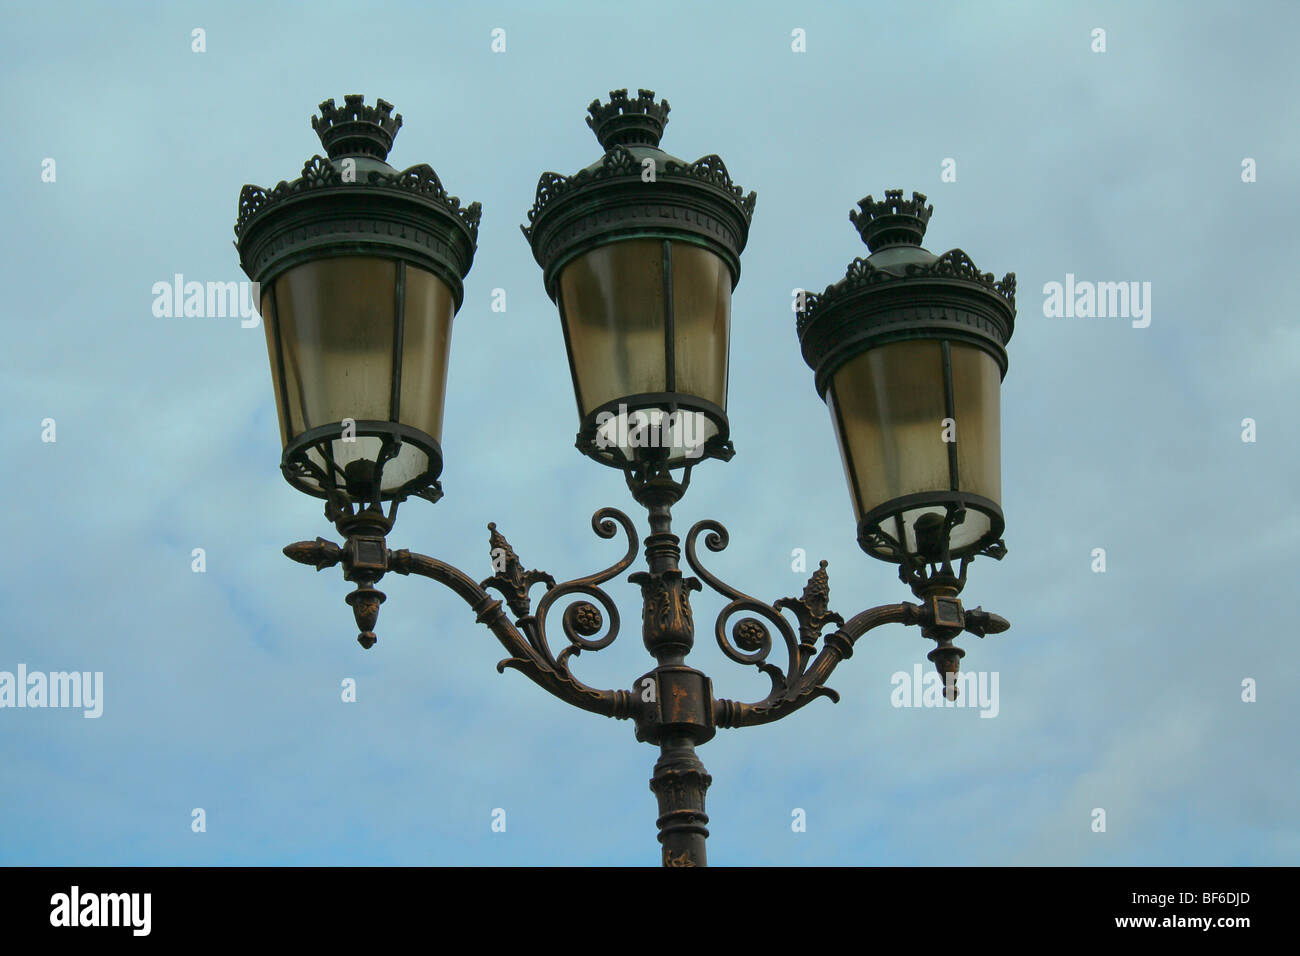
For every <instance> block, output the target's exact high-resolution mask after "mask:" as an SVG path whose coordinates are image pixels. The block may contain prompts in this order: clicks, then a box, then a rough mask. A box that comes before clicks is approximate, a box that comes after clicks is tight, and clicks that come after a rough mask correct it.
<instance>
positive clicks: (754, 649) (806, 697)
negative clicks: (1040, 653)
mask: <svg viewBox="0 0 1300 956" xmlns="http://www.w3.org/2000/svg"><path fill="white" fill-rule="evenodd" d="M705 531H707V532H709V534H708V536H707V537H706V538H705V539H704V544H705V546H706V547H707V548H708V549H709V550H710V551H714V552H717V551H722V550H723V549H724V548H726V547H727V544H728V542H729V535H728V534H727V529H726V528H725V527H723V526H722V525H721V524H720V523H719V522H717V521H714V520H712V519H705V520H703V521H699V522H696V523H695V525H693V526H692V527H691V529H690V531H689V532H687V535H686V548H685V551H686V560H687V563H688V564H689V565H690V567H691V570H693V571H694V572H695V574H697V575H698V576H699V577H700V579H701V580H703V581H704V582H705V583H707V584H708V585H709V587H710V588H712V589H713V590H714V591H717V592H718V593H719V594H721V595H722V596H723V597H726V598H729V599H730V600H729V602H728V603H727V604H726V605H725V606H724V607H723V608H722V610H721V611H720V612H719V614H718V617H717V620H716V621H715V624H714V636H715V637H716V639H717V641H718V646H719V647H720V648H721V649H722V652H723V653H724V654H725V655H726V656H727V657H728V658H729V659H730V660H733V661H735V662H737V663H739V664H752V665H754V666H756V667H758V668H759V669H760V670H761V671H762V672H763V673H765V674H767V676H768V677H770V678H771V680H772V690H771V692H770V693H769V694H768V695H767V696H766V697H765V698H763V699H762V700H760V701H756V702H753V703H746V702H742V701H735V700H727V699H725V698H724V699H718V700H715V701H714V704H713V707H714V722H715V723H716V725H717V726H718V727H747V726H753V725H755V724H765V723H771V722H772V721H775V720H780V719H781V718H782V717H785V716H787V715H789V714H791V713H793V712H794V711H796V710H798V709H799V708H801V707H803V706H804V705H805V704H807V703H809V702H810V701H812V700H815V699H816V698H818V697H828V698H830V699H831V700H832V701H835V702H838V701H839V694H838V693H836V692H835V691H834V690H832V689H831V688H830V687H827V686H826V682H827V680H829V679H830V676H831V674H832V673H833V672H834V670H835V668H836V667H837V666H838V665H839V663H840V661H843V660H846V659H847V658H849V657H851V656H852V655H853V645H854V644H855V643H856V642H857V640H858V639H859V638H860V637H862V636H863V635H864V634H866V633H867V632H868V631H871V630H873V629H875V628H877V627H880V626H882V625H884V624H906V625H920V626H921V627H922V629H923V633H926V635H927V636H930V634H929V629H930V628H932V627H934V626H935V624H936V621H935V618H934V611H933V609H932V608H931V607H927V606H926V605H924V604H912V603H909V602H902V603H899V604H884V605H880V606H878V607H873V608H868V609H867V610H865V611H862V612H861V613H859V614H857V615H855V616H854V617H852V618H850V619H849V620H848V621H847V622H845V621H844V619H843V618H842V617H841V616H840V615H838V614H836V613H835V612H834V611H831V610H830V609H829V606H828V604H829V599H830V585H829V580H828V578H827V575H826V562H825V561H823V562H821V566H820V567H819V568H818V569H817V570H816V571H814V572H813V575H812V577H811V578H810V579H809V581H808V584H807V586H806V587H805V588H804V592H803V596H802V597H799V598H781V599H780V600H778V601H775V602H774V603H772V604H767V603H766V602H764V601H760V600H759V599H757V598H755V597H752V596H751V595H748V594H745V593H744V592H742V591H739V590H737V589H736V588H733V587H732V586H730V585H729V584H726V583H725V582H723V581H722V580H720V579H719V578H718V577H716V576H715V575H714V574H712V573H711V572H710V571H709V570H708V569H706V568H705V567H703V566H702V565H701V563H700V560H699V556H698V554H697V552H696V540H697V539H698V537H699V535H700V534H701V533H703V532H705ZM783 610H788V611H790V612H791V613H793V614H794V616H795V617H796V618H797V619H798V621H799V639H798V640H797V641H796V639H795V634H794V630H793V629H792V628H791V626H790V623H789V622H788V621H787V620H786V619H785V617H784V616H783V615H782V614H781V611H783ZM740 611H751V612H753V613H755V614H757V615H759V616H761V617H762V618H764V619H765V620H766V621H767V622H770V623H771V624H772V625H774V626H775V627H776V628H777V630H778V631H779V632H780V634H781V637H782V638H783V639H784V641H785V645H786V652H787V655H788V660H789V663H788V665H787V667H786V669H785V671H784V672H783V671H782V670H781V669H780V668H778V667H776V666H774V665H772V664H769V663H768V662H767V657H768V655H769V654H770V653H771V650H772V635H771V631H770V630H769V629H768V627H767V624H765V623H764V621H762V620H759V619H758V618H755V617H747V618H743V619H741V620H740V621H737V622H736V624H735V626H734V627H733V629H732V632H731V637H732V638H733V639H734V641H735V645H738V648H739V649H738V648H737V647H736V646H733V644H732V642H731V641H730V640H728V638H727V632H726V626H727V622H728V621H729V620H730V619H731V617H732V616H733V615H735V614H736V613H738V612H740ZM829 624H837V625H839V627H838V629H837V630H835V631H834V632H832V633H830V634H828V635H827V636H826V638H825V640H823V641H822V647H821V650H820V652H818V650H817V642H818V640H819V638H820V636H821V633H822V631H823V630H824V629H825V628H826V627H827V625H829ZM1009 626H1010V625H1009V624H1008V623H1007V622H1006V620H1005V619H1004V618H1001V617H999V616H998V615H996V614H989V613H987V612H985V611H983V610H982V609H980V608H976V609H974V610H972V611H967V612H965V615H964V622H963V624H962V626H960V627H957V628H956V632H960V631H962V630H966V631H969V632H970V633H972V634H975V635H977V636H979V637H983V636H984V635H985V634H986V633H987V634H996V633H999V632H1000V631H1005V630H1006V629H1007V628H1008V627H1009ZM947 636H951V635H947Z"/></svg>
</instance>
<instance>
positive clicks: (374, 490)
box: [280, 420, 442, 509]
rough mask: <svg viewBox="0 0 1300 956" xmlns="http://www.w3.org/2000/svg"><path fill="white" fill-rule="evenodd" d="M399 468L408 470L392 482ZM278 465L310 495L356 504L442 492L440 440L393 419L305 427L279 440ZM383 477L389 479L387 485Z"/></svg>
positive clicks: (375, 504)
mask: <svg viewBox="0 0 1300 956" xmlns="http://www.w3.org/2000/svg"><path fill="white" fill-rule="evenodd" d="M395 466H396V467H395ZM401 468H404V469H405V470H406V471H411V472H413V473H412V475H411V477H409V478H407V479H406V480H404V481H401V483H400V484H394V483H393V482H392V479H393V476H394V474H395V473H397V472H398V469H401ZM280 471H281V472H282V473H283V474H284V477H285V480H286V481H288V482H289V484H291V485H293V487H295V488H297V489H298V490H299V491H301V492H303V493H305V494H309V495H311V496H312V497H314V498H324V499H326V500H327V501H334V500H336V499H343V500H346V501H353V502H357V503H358V504H360V505H361V506H362V507H365V506H366V505H367V504H369V505H371V506H372V507H374V508H375V509H378V508H379V505H380V504H381V503H383V502H386V501H392V502H400V501H403V500H405V499H406V498H408V497H410V496H412V495H415V496H418V497H421V498H425V499H426V500H428V501H437V500H438V499H439V498H441V497H442V486H441V485H440V484H439V483H438V476H439V475H440V474H442V446H441V445H439V444H438V441H437V439H435V438H433V437H431V436H430V435H428V434H426V433H424V432H422V431H420V430H419V429H417V428H412V427H410V426H409V425H402V424H400V423H398V422H385V421H369V420H363V421H356V422H351V423H349V424H348V425H347V426H346V428H345V427H344V423H342V422H334V423H332V424H329V425H321V426H319V427H316V428H310V429H308V430H307V431H305V432H303V433H302V434H300V435H297V436H296V437H295V438H294V439H293V440H292V441H290V442H289V443H288V444H287V445H286V446H285V448H284V454H283V455H282V456H281V458H280ZM386 473H387V474H386ZM385 477H387V478H389V479H390V480H389V482H388V483H387V487H385Z"/></svg>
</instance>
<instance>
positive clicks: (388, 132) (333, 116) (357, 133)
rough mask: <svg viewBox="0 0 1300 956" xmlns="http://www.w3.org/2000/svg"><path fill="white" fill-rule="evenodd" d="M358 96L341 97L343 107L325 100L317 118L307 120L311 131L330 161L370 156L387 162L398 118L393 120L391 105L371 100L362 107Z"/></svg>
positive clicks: (357, 94) (363, 103) (398, 125)
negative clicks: (344, 157)
mask: <svg viewBox="0 0 1300 956" xmlns="http://www.w3.org/2000/svg"><path fill="white" fill-rule="evenodd" d="M365 100H366V98H365V97H364V96H362V95H361V94H360V93H353V94H350V95H348V96H345V97H343V103H344V105H343V107H342V108H339V107H337V106H335V105H334V100H333V99H328V100H326V101H325V102H324V103H322V104H321V105H320V116H319V117H317V116H313V117H312V118H311V128H312V129H314V130H315V131H316V135H317V136H319V137H320V141H321V145H322V146H324V147H325V152H326V153H327V154H328V155H329V158H330V159H338V158H339V157H340V156H374V157H375V158H376V159H381V160H382V159H387V158H388V151H389V150H390V149H392V148H393V137H395V136H396V135H397V131H398V130H399V129H401V127H402V114H401V113H398V114H397V115H396V116H393V115H392V113H393V104H392V103H386V102H384V101H383V100H375V105H374V106H366V105H365Z"/></svg>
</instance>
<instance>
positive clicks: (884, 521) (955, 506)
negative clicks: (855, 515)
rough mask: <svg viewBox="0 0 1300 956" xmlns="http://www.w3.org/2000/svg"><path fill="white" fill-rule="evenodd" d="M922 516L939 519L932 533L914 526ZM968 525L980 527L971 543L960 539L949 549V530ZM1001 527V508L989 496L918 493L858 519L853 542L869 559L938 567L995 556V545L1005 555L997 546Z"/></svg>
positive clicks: (944, 492)
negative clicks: (977, 523) (855, 536)
mask: <svg viewBox="0 0 1300 956" xmlns="http://www.w3.org/2000/svg"><path fill="white" fill-rule="evenodd" d="M972 512H973V515H972ZM927 514H932V515H935V516H936V517H939V518H942V519H945V520H943V521H941V522H932V523H933V524H934V525H936V527H935V528H934V529H930V528H927V527H926V526H925V525H924V524H923V525H922V526H921V527H919V528H918V527H917V521H918V519H919V518H921V517H922V516H924V515H927ZM968 521H977V522H979V523H980V524H982V525H986V527H984V528H981V529H980V530H979V531H978V534H977V537H975V538H974V539H973V540H969V535H966V536H963V539H961V543H960V544H958V545H957V546H956V547H953V546H952V537H953V532H954V530H955V529H957V528H960V527H962V525H964V524H966V522H968ZM939 526H943V527H939ZM1005 527H1006V522H1005V520H1004V519H1003V517H1002V509H1001V508H1000V507H999V506H998V503H997V502H996V501H993V500H992V499H990V498H984V497H982V496H980V495H973V494H969V493H966V492H959V491H930V492H921V493H919V494H913V495H903V496H902V497H899V498H894V499H892V500H890V501H887V502H885V503H884V504H883V505H880V506H879V507H877V508H873V509H872V510H871V511H869V512H867V514H865V515H863V517H862V520H861V521H859V522H858V544H859V546H861V548H862V550H863V551H865V552H866V553H867V554H869V555H871V557H873V558H879V559H880V560H881V561H889V562H891V563H894V564H916V563H918V562H933V563H940V562H944V561H947V560H950V559H952V558H967V559H968V558H973V557H975V556H976V555H978V554H985V555H988V556H989V557H997V558H1000V557H1001V554H999V553H997V551H998V549H999V547H1001V551H1002V553H1005V552H1006V548H1005V546H1001V538H1002V532H1003V530H1004V529H1005ZM945 528H946V534H945V533H943V532H944V529H945Z"/></svg>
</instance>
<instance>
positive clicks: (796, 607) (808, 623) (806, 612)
mask: <svg viewBox="0 0 1300 956" xmlns="http://www.w3.org/2000/svg"><path fill="white" fill-rule="evenodd" d="M826 564H827V562H825V561H823V562H821V564H820V565H819V566H818V568H817V570H816V571H814V572H813V573H812V577H810V578H809V579H808V583H807V584H806V585H805V586H804V589H803V596H802V597H799V598H781V600H779V601H777V602H776V603H774V604H773V605H772V606H773V607H774V608H777V609H778V610H789V611H790V612H791V613H793V614H794V616H795V617H796V618H797V619H798V620H799V651H800V655H801V657H802V658H803V660H805V661H807V660H811V659H812V655H813V653H814V652H815V651H816V650H817V639H818V638H819V637H820V636H821V632H822V630H823V629H824V628H825V627H826V625H828V624H839V625H843V624H844V618H842V617H840V616H839V615H838V614H836V613H835V612H834V611H832V610H830V608H829V605H830V599H831V585H830V577H829V576H828V575H827V574H826Z"/></svg>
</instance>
